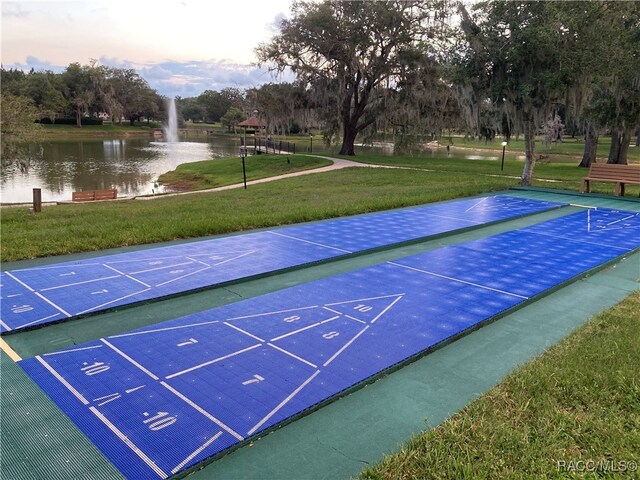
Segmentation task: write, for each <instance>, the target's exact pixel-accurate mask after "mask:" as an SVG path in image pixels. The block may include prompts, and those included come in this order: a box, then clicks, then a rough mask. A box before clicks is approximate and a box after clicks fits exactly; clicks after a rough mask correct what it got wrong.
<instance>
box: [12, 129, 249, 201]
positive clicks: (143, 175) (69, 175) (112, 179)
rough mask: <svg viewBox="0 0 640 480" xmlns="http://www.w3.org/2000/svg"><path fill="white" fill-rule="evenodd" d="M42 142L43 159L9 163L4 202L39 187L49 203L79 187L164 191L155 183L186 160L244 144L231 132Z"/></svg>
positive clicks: (124, 192)
mask: <svg viewBox="0 0 640 480" xmlns="http://www.w3.org/2000/svg"><path fill="white" fill-rule="evenodd" d="M40 147H42V155H41V158H39V159H34V160H32V161H31V163H30V165H29V166H28V168H22V169H21V168H20V167H19V166H18V165H15V164H12V165H8V166H3V168H2V172H1V174H0V185H1V187H2V196H1V199H2V202H3V203H17V202H31V200H32V195H33V188H41V189H42V201H43V202H51V201H63V200H71V193H72V192H75V191H79V190H98V189H110V188H116V189H117V190H118V195H119V196H133V195H148V194H153V193H161V192H162V191H163V190H162V187H158V186H157V185H155V184H154V183H155V180H157V178H158V176H159V175H161V174H162V173H165V172H168V171H169V170H174V169H175V168H176V167H177V166H178V165H180V164H181V163H188V162H197V161H200V160H210V159H214V158H220V157H229V156H233V155H237V154H238V148H239V144H238V142H237V140H234V139H232V138H227V137H216V138H215V140H214V141H206V140H202V141H198V140H195V141H188V142H176V143H166V142H157V141H154V140H152V139H148V138H129V139H109V140H54V141H46V142H42V143H41V144H40ZM40 147H38V148H40ZM238 161H239V160H238ZM158 188H160V190H159V189H158Z"/></svg>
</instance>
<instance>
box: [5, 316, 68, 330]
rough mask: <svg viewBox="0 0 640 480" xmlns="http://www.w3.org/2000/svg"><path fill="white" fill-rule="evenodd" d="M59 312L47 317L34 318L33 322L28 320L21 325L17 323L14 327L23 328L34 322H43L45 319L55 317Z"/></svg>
mask: <svg viewBox="0 0 640 480" xmlns="http://www.w3.org/2000/svg"><path fill="white" fill-rule="evenodd" d="M58 315H60V313H54V314H53V315H49V316H48V317H44V318H39V319H38V320H34V321H33V322H28V323H25V324H22V325H18V326H17V327H16V328H25V327H28V326H29V325H33V324H34V323H39V322H44V321H45V320H49V319H50V318H53V317H57V316H58Z"/></svg>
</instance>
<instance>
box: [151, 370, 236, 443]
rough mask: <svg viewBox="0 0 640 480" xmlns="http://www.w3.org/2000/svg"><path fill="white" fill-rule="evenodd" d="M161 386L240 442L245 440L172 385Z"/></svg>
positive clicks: (164, 383) (161, 383)
mask: <svg viewBox="0 0 640 480" xmlns="http://www.w3.org/2000/svg"><path fill="white" fill-rule="evenodd" d="M160 385H162V386H163V387H164V388H166V389H167V390H169V391H170V392H171V393H173V394H174V395H175V396H177V397H178V398H180V399H181V400H183V401H184V402H185V403H187V404H188V405H189V406H191V407H193V408H195V409H196V410H197V411H198V412H200V413H201V414H202V415H204V416H205V417H207V418H208V419H209V420H211V421H212V422H214V423H215V424H216V425H218V426H219V427H220V428H222V429H223V430H225V431H226V432H228V433H230V434H231V435H233V436H234V437H235V438H237V439H238V440H244V437H243V436H242V435H240V434H239V433H237V432H236V431H234V430H233V429H232V428H230V427H228V426H226V425H225V424H224V423H222V422H221V421H220V420H218V419H217V418H216V417H214V416H213V415H211V414H210V413H209V412H207V411H206V410H205V409H204V408H202V407H201V406H200V405H198V404H197V403H195V402H193V401H191V400H190V399H189V398H187V397H185V396H184V395H183V394H182V393H180V392H179V391H178V390H176V389H175V388H173V387H172V386H171V385H169V384H168V383H166V382H160Z"/></svg>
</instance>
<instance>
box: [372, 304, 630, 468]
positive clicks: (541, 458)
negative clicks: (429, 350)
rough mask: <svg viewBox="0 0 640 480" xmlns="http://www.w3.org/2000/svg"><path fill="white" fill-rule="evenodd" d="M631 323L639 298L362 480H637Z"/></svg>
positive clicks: (387, 459)
mask: <svg viewBox="0 0 640 480" xmlns="http://www.w3.org/2000/svg"><path fill="white" fill-rule="evenodd" d="M639 318H640V293H638V292H637V293H635V294H633V295H631V296H629V297H628V298H627V299H626V300H624V301H623V302H621V303H620V304H618V305H617V306H616V307H614V308H612V309H610V310H607V311H605V312H603V313H602V314H600V315H598V316H597V317H595V318H593V319H592V320H591V321H590V322H589V323H588V324H586V325H585V326H584V327H582V328H580V329H578V330H577V331H575V332H574V333H573V334H572V335H570V336H569V337H567V338H566V339H565V340H563V341H562V342H560V343H559V344H557V345H556V346H554V347H552V348H551V349H550V350H548V351H547V352H545V353H544V354H543V355H541V356H539V357H538V358H536V359H534V360H533V361H531V362H529V363H528V364H527V365H525V366H524V367H521V368H520V369H519V370H516V371H515V372H513V373H511V374H510V375H509V376H508V377H507V378H506V379H505V380H504V381H503V382H502V383H501V384H500V385H498V386H496V387H495V388H493V389H492V390H490V391H489V392H487V393H486V394H484V395H482V396H481V397H479V398H478V399H476V400H475V401H473V402H472V403H471V404H469V405H468V406H467V407H466V408H465V409H464V410H462V411H461V412H459V413H457V414H456V415H454V416H453V417H451V418H450V419H449V420H447V421H445V422H444V423H442V424H441V425H440V426H438V427H437V428H435V429H433V430H428V431H425V432H423V433H421V434H420V435H418V436H416V437H414V438H412V439H411V440H409V441H408V442H407V444H406V445H404V446H402V447H401V448H400V450H399V451H398V452H397V453H394V454H391V455H389V456H387V457H385V458H384V459H383V460H382V461H381V462H380V463H379V464H377V465H375V466H373V467H370V468H367V469H365V470H364V471H363V472H362V475H361V478H365V479H409V478H412V479H496V478H505V479H506V478H509V479H518V478H539V479H548V478H593V479H595V478H622V477H624V478H638V477H637V475H638V472H637V471H631V470H632V469H633V468H634V465H635V466H637V462H638V461H640V357H638V345H637V343H638V338H640V322H638V319H639ZM579 462H585V463H579ZM597 462H602V463H601V464H600V465H604V466H605V467H602V468H600V469H599V470H598V471H595V472H585V471H582V472H580V471H576V469H578V468H583V469H584V468H585V465H586V466H587V467H588V466H589V465H590V466H591V467H592V468H593V467H594V466H597V465H598V464H597ZM607 462H609V463H607ZM619 462H624V463H619ZM632 462H636V463H635V464H634V463H632ZM572 465H573V468H574V471H573V472H572V471H571V468H572ZM580 465H582V467H580ZM606 466H608V467H609V471H608V472H607V471H606ZM612 468H618V471H617V472H612V471H611V469H612ZM622 468H629V470H627V471H622V470H621V469H622Z"/></svg>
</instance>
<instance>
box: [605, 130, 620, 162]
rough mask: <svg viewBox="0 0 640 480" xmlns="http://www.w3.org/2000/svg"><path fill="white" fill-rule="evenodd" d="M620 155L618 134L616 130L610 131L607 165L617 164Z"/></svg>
mask: <svg viewBox="0 0 640 480" xmlns="http://www.w3.org/2000/svg"><path fill="white" fill-rule="evenodd" d="M619 154H620V132H619V131H618V130H617V129H613V130H611V148H609V158H607V163H618V156H619Z"/></svg>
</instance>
